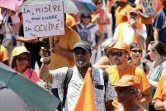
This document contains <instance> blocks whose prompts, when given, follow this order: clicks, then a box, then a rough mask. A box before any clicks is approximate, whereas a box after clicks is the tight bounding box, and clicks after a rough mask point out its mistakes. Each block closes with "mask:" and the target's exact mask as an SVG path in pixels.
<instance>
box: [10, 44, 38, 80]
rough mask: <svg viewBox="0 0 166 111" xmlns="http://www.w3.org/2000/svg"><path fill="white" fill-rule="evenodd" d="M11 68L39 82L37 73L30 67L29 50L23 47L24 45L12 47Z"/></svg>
mask: <svg viewBox="0 0 166 111" xmlns="http://www.w3.org/2000/svg"><path fill="white" fill-rule="evenodd" d="M11 68H13V69H14V70H16V71H17V72H19V73H20V74H22V75H23V76H24V77H26V78H28V79H30V80H32V81H33V82H35V83H36V82H39V77H38V74H37V73H36V71H35V70H33V69H32V68H30V52H29V51H28V50H27V49H26V48H25V46H18V47H15V48H14V50H13V52H12V62H11Z"/></svg>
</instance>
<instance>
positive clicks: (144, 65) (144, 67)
mask: <svg viewBox="0 0 166 111" xmlns="http://www.w3.org/2000/svg"><path fill="white" fill-rule="evenodd" d="M142 65H143V69H144V72H145V74H146V64H145V62H143V63H142Z"/></svg>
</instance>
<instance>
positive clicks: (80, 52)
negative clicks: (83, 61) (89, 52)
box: [73, 51, 86, 56]
mask: <svg viewBox="0 0 166 111" xmlns="http://www.w3.org/2000/svg"><path fill="white" fill-rule="evenodd" d="M73 53H74V55H79V54H81V55H83V56H84V55H86V51H74V52H73Z"/></svg>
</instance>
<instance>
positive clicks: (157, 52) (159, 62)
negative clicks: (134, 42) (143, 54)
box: [147, 41, 166, 111]
mask: <svg viewBox="0 0 166 111" xmlns="http://www.w3.org/2000/svg"><path fill="white" fill-rule="evenodd" d="M147 52H148V54H149V56H150V58H151V60H153V61H154V62H153V65H152V68H151V69H150V73H149V76H148V79H149V83H150V85H151V92H152V97H153V96H154V94H155V91H156V88H157V86H158V81H159V78H160V76H161V75H162V74H164V73H166V69H165V68H166V62H165V60H166V58H165V57H164V54H165V48H164V44H163V43H161V42H159V41H151V42H150V44H149V46H148V51H147ZM149 111H156V110H155V108H154V106H153V104H152V103H150V104H149Z"/></svg>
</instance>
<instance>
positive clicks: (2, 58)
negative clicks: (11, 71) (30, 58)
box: [0, 45, 9, 62]
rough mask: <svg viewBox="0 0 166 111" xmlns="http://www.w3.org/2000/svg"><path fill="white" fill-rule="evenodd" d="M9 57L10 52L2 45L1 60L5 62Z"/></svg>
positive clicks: (0, 46)
mask: <svg viewBox="0 0 166 111" xmlns="http://www.w3.org/2000/svg"><path fill="white" fill-rule="evenodd" d="M8 59H9V56H8V52H7V50H6V48H5V47H4V46H3V45H0V62H5V61H6V60H8Z"/></svg>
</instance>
